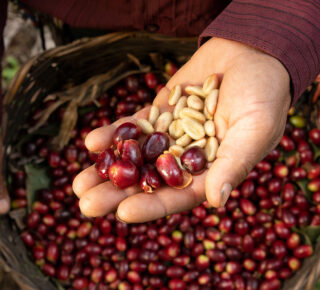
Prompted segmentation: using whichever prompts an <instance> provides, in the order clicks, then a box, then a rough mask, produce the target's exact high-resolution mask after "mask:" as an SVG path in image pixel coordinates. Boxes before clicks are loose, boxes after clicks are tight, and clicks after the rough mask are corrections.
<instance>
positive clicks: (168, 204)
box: [73, 38, 290, 223]
mask: <svg viewBox="0 0 320 290" xmlns="http://www.w3.org/2000/svg"><path fill="white" fill-rule="evenodd" d="M213 73H218V74H219V77H220V79H221V80H222V82H221V86H220V94H219V100H218V104H217V109H216V113H215V116H214V123H215V127H216V135H217V138H218V140H219V143H220V147H219V149H218V151H217V159H216V160H215V161H214V162H213V163H212V166H211V167H210V169H209V170H207V171H206V172H204V173H203V174H201V175H199V176H194V177H193V182H192V184H191V185H190V186H189V187H187V188H185V189H184V190H177V189H173V188H170V187H167V186H164V187H162V188H160V189H158V190H157V191H155V192H154V193H152V194H146V193H141V190H139V189H138V187H133V188H128V189H125V190H119V189H116V188H114V187H113V185H112V184H111V183H110V182H104V181H103V180H102V179H101V178H100V177H99V176H98V174H97V173H96V172H95V168H94V166H92V167H90V168H88V169H86V170H84V171H83V172H81V173H80V174H79V175H78V176H77V177H76V178H75V180H74V183H73V188H74V191H75V193H76V194H77V195H78V197H79V198H80V208H81V211H82V212H83V214H85V215H87V216H102V215H105V214H107V213H109V212H111V211H114V210H117V216H118V218H119V219H121V220H122V221H124V222H127V223H130V222H146V221H150V220H154V219H157V218H160V217H163V216H166V215H170V214H173V213H177V212H181V211H185V210H189V209H192V208H193V207H195V206H197V205H199V204H201V203H202V202H203V201H204V200H205V199H206V198H207V200H208V201H209V203H210V204H211V205H213V206H214V207H219V206H221V205H224V204H225V202H226V201H227V199H228V197H229V195H230V192H231V190H232V189H233V188H235V187H236V186H237V185H238V184H239V183H240V182H241V181H242V180H243V179H244V178H245V177H246V176H247V174H248V173H249V172H250V170H251V169H252V168H253V167H254V165H255V164H256V163H257V162H259V161H260V160H261V159H262V158H263V157H264V156H265V155H266V154H268V152H269V151H270V150H271V149H273V148H274V147H275V146H276V145H277V143H278V142H279V140H280V138H281V136H282V134H283V131H284V127H285V122H286V117H287V112H288V109H289V105H290V89H289V82H290V80H289V75H288V73H287V71H286V69H285V68H284V66H283V65H282V64H281V63H280V62H279V61H278V60H277V59H275V58H273V57H272V56H270V55H267V54H265V53H263V52H261V51H258V50H256V49H254V48H252V47H249V46H247V45H244V44H241V43H238V42H234V41H230V40H225V39H219V38H212V39H210V40H209V41H208V42H206V43H205V44H204V45H203V46H201V47H200V48H199V49H198V51H197V52H196V53H195V54H194V55H193V57H192V58H191V59H190V61H188V62H187V63H186V64H185V65H184V66H183V67H182V68H181V69H180V70H179V71H178V72H177V73H176V74H175V75H174V76H173V77H172V78H171V79H170V81H169V82H168V83H167V85H166V87H165V88H163V89H162V90H161V91H160V93H159V94H158V96H157V98H156V99H155V101H154V104H155V105H157V106H159V107H160V109H161V111H168V110H172V108H170V107H169V106H168V103H167V98H168V94H169V91H170V89H171V88H172V87H173V86H175V85H176V84H181V85H183V86H186V85H188V84H192V85H197V84H202V83H203V81H204V80H205V79H206V78H207V77H208V76H209V75H211V74H213ZM148 110H149V108H145V109H143V110H141V111H139V112H138V113H136V114H135V115H134V116H133V117H128V118H124V119H121V120H119V121H117V122H115V123H114V124H112V125H110V126H108V127H102V128H98V129H96V130H94V131H92V132H91V133H90V134H89V135H88V136H87V138H86V146H87V148H88V149H89V150H90V151H94V152H97V151H102V150H103V149H105V148H107V147H109V146H110V144H111V136H112V134H113V132H114V130H115V128H116V127H117V126H118V125H119V124H121V123H123V122H127V121H133V122H135V121H136V120H137V119H139V118H147V114H148Z"/></svg>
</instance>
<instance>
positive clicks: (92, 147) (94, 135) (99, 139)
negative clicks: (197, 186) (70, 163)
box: [85, 107, 150, 152]
mask: <svg viewBox="0 0 320 290" xmlns="http://www.w3.org/2000/svg"><path fill="white" fill-rule="evenodd" d="M149 110H150V107H146V108H144V109H142V110H140V111H139V112H137V113H136V114H134V115H132V116H130V117H125V118H121V119H119V120H118V121H116V122H114V123H112V124H111V125H109V126H103V127H100V128H98V129H95V130H93V131H91V132H90V133H89V134H88V135H87V137H86V139H85V144H86V147H87V148H88V150H89V151H92V152H100V151H103V150H105V149H106V148H109V147H110V145H111V143H112V136H113V133H114V131H115V130H116V129H117V128H118V127H119V125H121V124H123V123H125V122H132V123H137V120H138V119H140V118H147V116H148V113H149Z"/></svg>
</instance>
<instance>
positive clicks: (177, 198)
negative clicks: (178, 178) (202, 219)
mask: <svg viewBox="0 0 320 290" xmlns="http://www.w3.org/2000/svg"><path fill="white" fill-rule="evenodd" d="M204 181H205V173H203V174H201V175H198V176H193V181H192V183H191V185H189V186H188V187H186V188H184V189H174V188H171V187H167V186H166V187H162V188H160V189H159V190H157V191H155V192H153V193H138V194H135V195H132V196H130V197H128V198H126V199H125V200H123V201H122V202H121V203H120V204H119V207H118V209H117V216H118V218H119V219H120V220H122V221H124V222H126V223H142V222H147V221H152V220H155V219H158V218H161V217H164V216H167V215H170V214H173V213H178V212H182V211H185V210H189V209H192V208H194V207H195V206H197V205H199V204H201V203H202V202H203V201H204V200H205V193H204Z"/></svg>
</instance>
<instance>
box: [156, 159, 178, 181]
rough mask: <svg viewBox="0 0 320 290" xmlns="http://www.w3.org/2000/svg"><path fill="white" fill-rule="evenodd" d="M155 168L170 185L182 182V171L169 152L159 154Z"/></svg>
mask: <svg viewBox="0 0 320 290" xmlns="http://www.w3.org/2000/svg"><path fill="white" fill-rule="evenodd" d="M156 164H157V170H158V172H159V173H160V175H161V177H162V178H163V180H164V181H165V182H166V184H168V185H169V186H172V187H178V186H181V185H182V184H183V172H182V170H181V168H180V167H179V165H178V162H177V161H176V159H175V157H174V156H173V155H172V154H171V153H165V154H161V155H160V156H159V157H158V159H157V163H156Z"/></svg>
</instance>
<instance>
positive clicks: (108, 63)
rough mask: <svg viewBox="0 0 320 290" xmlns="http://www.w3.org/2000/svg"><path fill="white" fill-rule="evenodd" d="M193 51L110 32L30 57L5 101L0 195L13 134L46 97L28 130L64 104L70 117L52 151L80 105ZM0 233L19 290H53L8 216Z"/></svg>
mask: <svg viewBox="0 0 320 290" xmlns="http://www.w3.org/2000/svg"><path fill="white" fill-rule="evenodd" d="M196 47H197V40H196V39H195V38H185V39H184V38H173V37H167V36H161V35H153V34H147V33H141V32H139V33H112V34H108V35H105V36H101V37H96V38H92V39H89V38H86V39H81V40H78V41H75V42H73V43H71V44H69V45H65V46H60V47H57V48H54V49H51V50H49V51H46V52H44V53H42V54H41V55H39V56H37V57H34V58H32V59H31V60H30V61H29V62H28V63H26V64H25V65H24V66H23V67H22V68H21V70H20V71H19V72H18V73H17V75H16V77H15V79H14V80H13V81H12V83H11V86H10V88H9V90H8V92H7V94H6V95H5V97H4V113H3V119H2V128H1V129H2V130H1V139H2V143H1V144H2V145H1V146H0V156H1V161H2V162H0V167H2V168H0V170H1V172H2V174H1V177H0V182H1V190H5V191H7V190H8V189H7V187H6V185H7V184H6V182H5V181H6V180H7V175H8V160H9V156H10V154H11V152H12V148H13V147H14V144H15V143H16V142H17V140H18V138H19V135H18V134H17V133H16V132H19V130H20V129H21V128H22V127H23V125H24V124H25V123H26V120H27V119H28V117H29V116H30V114H31V113H32V112H33V110H34V109H36V108H37V107H38V106H39V105H40V104H41V103H42V102H43V101H44V99H45V98H48V96H50V95H52V94H55V96H58V99H57V100H56V102H55V105H54V106H51V107H50V110H48V111H46V112H45V114H44V115H43V116H42V118H41V120H40V122H39V123H38V124H37V126H36V127H35V128H33V129H31V131H32V130H35V129H37V128H38V127H39V126H40V125H41V124H43V123H45V121H46V120H47V118H48V117H49V115H50V114H51V113H52V110H53V109H55V108H57V107H59V106H60V105H62V104H65V103H67V104H68V105H67V110H68V114H65V115H68V116H69V117H68V118H66V119H64V120H63V122H62V124H61V128H60V133H59V136H58V138H57V139H56V140H57V144H56V146H59V147H62V146H63V145H64V144H66V143H67V142H68V140H69V138H70V133H71V130H72V128H73V126H74V125H75V124H76V122H77V108H78V107H79V106H85V105H86V104H88V103H90V102H92V101H94V100H95V98H97V97H99V96H101V94H102V93H103V92H104V91H106V90H107V89H108V88H109V87H111V86H113V85H114V84H115V83H117V82H118V81H119V80H121V79H122V78H124V77H126V76H127V75H129V74H133V73H139V72H146V71H148V70H150V67H147V66H144V65H142V64H141V63H143V61H144V60H145V61H146V63H150V59H151V60H153V62H154V64H155V67H156V64H157V60H158V59H159V57H161V56H162V55H164V56H169V57H170V58H171V59H175V60H177V61H178V62H184V61H186V59H187V58H189V57H190V56H191V55H192V53H193V52H194V51H195V50H196ZM140 61H141V63H140ZM132 67H135V68H134V69H132ZM70 116H71V117H70ZM23 214H25V213H23V212H22V213H21V215H23ZM0 231H1V235H0V267H3V268H4V269H5V271H7V272H10V273H11V275H12V277H13V278H14V280H15V281H16V282H17V283H18V285H19V286H20V287H21V289H43V290H50V289H55V288H56V287H55V286H54V285H53V284H52V283H51V282H50V281H49V279H48V278H47V277H45V276H44V275H43V274H42V273H41V272H40V271H39V269H38V268H37V266H36V265H34V264H33V263H32V261H31V260H30V259H29V257H28V255H27V251H26V249H25V247H24V245H23V243H22V241H21V240H20V237H19V234H18V228H17V226H16V224H15V222H13V220H12V218H10V214H9V215H7V216H4V217H1V218H0Z"/></svg>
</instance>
